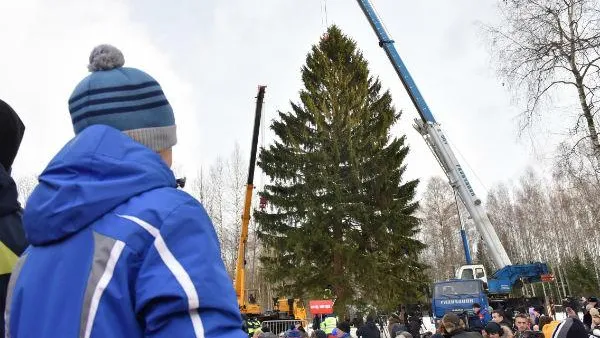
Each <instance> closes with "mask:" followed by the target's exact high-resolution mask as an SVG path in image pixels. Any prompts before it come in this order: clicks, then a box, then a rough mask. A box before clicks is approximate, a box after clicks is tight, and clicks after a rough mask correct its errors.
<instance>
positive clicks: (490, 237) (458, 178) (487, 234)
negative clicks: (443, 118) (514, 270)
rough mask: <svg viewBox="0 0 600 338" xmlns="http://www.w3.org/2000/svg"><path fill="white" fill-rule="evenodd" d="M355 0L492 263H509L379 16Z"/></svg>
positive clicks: (501, 265)
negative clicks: (396, 75) (391, 66)
mask: <svg viewBox="0 0 600 338" xmlns="http://www.w3.org/2000/svg"><path fill="white" fill-rule="evenodd" d="M357 1H358V4H359V5H360V8H361V9H362V11H363V12H364V14H365V16H366V17H367V19H368V20H369V23H370V24H371V27H372V28H373V30H374V31H375V34H376V35H377V38H378V39H379V46H380V47H382V48H383V49H384V50H385V52H386V54H387V56H388V58H389V59H390V61H391V63H392V65H393V66H394V69H395V70H396V73H397V74H398V76H399V77H400V80H401V81H402V84H403V85H404V88H406V91H407V92H408V95H409V96H410V98H411V100H412V102H413V104H414V105H415V107H416V109H417V111H418V113H419V115H420V117H421V119H420V120H419V119H416V120H415V123H416V125H415V128H416V129H417V130H418V131H419V133H421V135H422V136H423V138H424V139H425V142H426V143H427V145H428V146H429V148H430V149H431V150H432V152H433V154H434V156H435V157H436V159H437V160H438V162H439V163H440V165H441V166H442V169H443V170H444V172H445V173H446V176H448V179H449V181H450V184H451V185H452V187H453V188H454V189H455V191H457V192H458V195H459V196H460V198H461V200H462V201H463V203H464V205H465V207H466V209H467V211H468V212H469V214H470V216H471V218H472V219H473V221H474V223H475V225H476V227H477V230H478V231H479V233H480V234H481V236H482V238H483V240H484V242H485V244H486V246H487V248H488V250H489V252H490V255H491V258H492V260H493V261H494V264H495V265H496V266H497V267H498V269H502V268H504V267H506V266H509V265H511V261H510V258H509V257H508V254H507V253H506V250H505V249H504V246H502V243H501V242H500V239H499V238H498V235H497V234H496V231H495V230H494V228H493V226H492V224H491V222H490V220H489V218H488V216H487V213H486V212H485V209H484V208H483V206H482V204H481V200H480V199H479V198H478V197H477V196H476V195H475V192H474V191H473V188H472V187H471V184H470V183H469V181H468V180H467V177H466V175H465V172H464V170H463V169H462V167H461V166H460V163H459V162H458V160H457V159H456V157H455V156H454V152H453V151H452V149H451V148H450V145H449V144H448V142H447V139H446V137H445V136H444V133H443V132H442V129H441V128H440V125H439V124H438V123H437V122H436V120H435V118H434V117H433V114H432V113H431V110H430V109H429V107H428V106H427V103H426V102H425V99H424V98H423V96H422V95H421V92H420V91H419V89H418V88H417V85H416V83H415V81H414V80H413V78H412V76H411V75H410V72H409V71H408V68H406V66H405V65H404V62H403V61H402V58H400V55H399V54H398V52H397V51H396V47H395V46H394V41H393V40H392V39H391V38H390V36H389V35H388V33H387V32H386V31H385V28H384V26H383V24H382V22H381V20H380V19H379V17H378V16H377V13H376V12H375V9H374V8H373V6H372V5H371V3H370V2H369V0H357Z"/></svg>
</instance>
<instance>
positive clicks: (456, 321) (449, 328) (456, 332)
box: [434, 313, 482, 338]
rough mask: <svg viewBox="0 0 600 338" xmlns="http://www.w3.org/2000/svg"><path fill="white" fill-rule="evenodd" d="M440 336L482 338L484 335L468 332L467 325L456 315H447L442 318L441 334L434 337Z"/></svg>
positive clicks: (446, 337) (447, 337) (448, 337)
mask: <svg viewBox="0 0 600 338" xmlns="http://www.w3.org/2000/svg"><path fill="white" fill-rule="evenodd" d="M439 335H441V336H443V337H445V338H451V337H453V338H481V337H482V335H481V333H479V332H475V331H466V330H465V323H464V322H463V321H462V320H461V319H460V318H459V317H458V316H457V315H456V314H454V313H447V314H445V315H444V317H442V321H441V324H440V332H439V334H438V333H436V334H435V335H434V336H436V337H439Z"/></svg>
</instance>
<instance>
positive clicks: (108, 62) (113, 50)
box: [88, 44, 125, 72]
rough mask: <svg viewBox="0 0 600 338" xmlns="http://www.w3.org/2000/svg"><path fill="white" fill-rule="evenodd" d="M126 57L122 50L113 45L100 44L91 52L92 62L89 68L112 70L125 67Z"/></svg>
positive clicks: (95, 70)
mask: <svg viewBox="0 0 600 338" xmlns="http://www.w3.org/2000/svg"><path fill="white" fill-rule="evenodd" d="M124 64H125V57H124V56H123V53H121V51H120V50H119V49H118V48H117V47H115V46H112V45H106V44H104V45H99V46H97V47H95V48H94V50H92V53H91V54H90V64H89V65H88V70H89V71H90V72H97V71H99V70H111V69H115V68H119V67H123V65H124Z"/></svg>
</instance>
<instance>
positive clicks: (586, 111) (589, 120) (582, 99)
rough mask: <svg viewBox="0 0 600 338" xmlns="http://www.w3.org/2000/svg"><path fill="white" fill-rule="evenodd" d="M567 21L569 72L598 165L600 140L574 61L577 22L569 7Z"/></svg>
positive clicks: (580, 76) (581, 78) (599, 160)
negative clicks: (569, 45)
mask: <svg viewBox="0 0 600 338" xmlns="http://www.w3.org/2000/svg"><path fill="white" fill-rule="evenodd" d="M569 23H570V25H569V26H570V27H569V30H570V33H571V36H570V40H571V43H570V44H571V51H570V55H569V63H570V64H571V72H572V73H573V76H574V77H575V84H576V87H577V94H578V96H579V104H580V105H581V110H582V111H583V117H584V118H585V122H586V124H587V128H588V131H589V133H590V135H589V136H590V142H591V144H592V151H593V152H594V157H595V158H596V161H597V162H596V166H598V165H600V140H598V130H597V129H596V124H595V122H594V115H593V114H592V110H591V109H590V105H589V103H588V101H587V95H586V93H585V85H584V83H583V76H582V74H581V72H580V71H579V67H578V66H577V63H576V62H575V53H576V48H577V47H576V46H575V37H576V33H575V25H576V24H577V22H575V21H574V19H573V9H572V8H570V9H569Z"/></svg>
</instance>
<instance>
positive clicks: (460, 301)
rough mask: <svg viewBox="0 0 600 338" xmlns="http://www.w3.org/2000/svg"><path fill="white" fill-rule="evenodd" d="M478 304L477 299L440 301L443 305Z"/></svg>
mask: <svg viewBox="0 0 600 338" xmlns="http://www.w3.org/2000/svg"><path fill="white" fill-rule="evenodd" d="M473 303H476V301H475V299H473V298H470V299H445V300H440V304H441V305H453V304H473Z"/></svg>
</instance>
